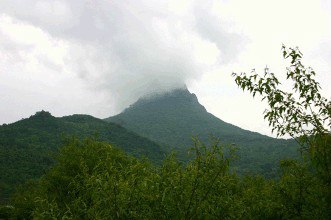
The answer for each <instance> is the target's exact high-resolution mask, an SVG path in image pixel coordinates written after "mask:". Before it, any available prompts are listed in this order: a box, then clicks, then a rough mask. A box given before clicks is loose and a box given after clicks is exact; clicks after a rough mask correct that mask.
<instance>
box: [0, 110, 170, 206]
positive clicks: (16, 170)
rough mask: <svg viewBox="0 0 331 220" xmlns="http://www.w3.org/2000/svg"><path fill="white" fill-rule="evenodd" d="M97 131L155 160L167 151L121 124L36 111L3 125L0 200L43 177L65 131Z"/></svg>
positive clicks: (85, 133)
mask: <svg viewBox="0 0 331 220" xmlns="http://www.w3.org/2000/svg"><path fill="white" fill-rule="evenodd" d="M96 134H97V136H98V139H99V140H102V141H106V142H109V143H111V144H113V145H115V146H117V147H119V148H122V149H124V150H125V151H126V152H127V153H129V154H131V155H133V156H146V157H147V158H149V159H150V160H152V161H155V162H160V161H161V160H162V159H163V156H164V151H163V150H161V147H160V146H159V145H158V144H156V143H155V142H152V141H150V140H148V139H147V138H143V137H141V136H139V135H137V134H135V133H133V132H131V131H128V130H127V129H125V128H123V127H121V126H120V125H117V124H114V123H107V122H105V121H103V120H101V119H97V118H94V117H92V116H89V115H72V116H65V117H61V118H57V117H53V116H52V115H51V114H50V113H49V112H45V111H41V112H37V113H36V114H35V115H33V116H31V117H30V118H27V119H23V120H20V121H18V122H15V123H13V124H9V125H5V124H4V125H2V126H0V173H1V175H0V200H1V199H5V198H8V196H9V195H10V193H12V192H13V191H14V188H15V187H16V186H17V185H18V184H20V183H23V182H25V181H26V180H28V179H30V178H36V177H40V176H41V175H42V174H43V173H44V172H45V170H47V169H48V168H49V167H50V166H51V165H52V164H53V163H54V155H55V154H56V152H57V150H58V148H59V146H61V144H62V142H63V137H64V136H65V135H66V136H72V135H73V136H76V137H79V138H85V137H89V136H95V135H96Z"/></svg>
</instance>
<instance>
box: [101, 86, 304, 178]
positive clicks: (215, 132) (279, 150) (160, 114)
mask: <svg viewBox="0 0 331 220" xmlns="http://www.w3.org/2000/svg"><path fill="white" fill-rule="evenodd" d="M105 120H106V121H109V122H114V123H117V124H120V125H121V126H123V127H125V128H127V129H128V130H131V131H134V132H136V133H137V134H139V135H141V136H143V137H146V138H148V139H150V140H153V141H155V142H156V143H158V144H159V145H161V146H163V148H164V149H168V150H169V152H171V151H172V150H173V151H175V152H177V157H178V159H179V160H180V161H187V160H188V159H189V156H188V154H187V152H188V151H189V149H190V148H191V146H192V137H196V138H198V139H199V140H200V141H201V142H204V143H208V142H210V141H211V139H213V137H214V138H217V139H220V140H221V141H222V143H225V144H235V145H236V146H237V148H238V155H239V156H240V160H237V161H235V162H234V163H233V166H232V169H236V170H237V172H239V173H240V174H243V175H256V174H259V175H264V176H266V177H271V178H274V177H276V176H277V175H278V174H277V172H278V167H279V166H278V165H279V161H280V160H283V159H287V158H296V157H298V156H299V154H298V151H297V150H298V144H297V143H296V142H295V141H294V140H293V139H290V140H286V139H276V138H271V137H269V136H265V135H261V134H259V133H257V132H252V131H248V130H244V129H241V128H239V127H237V126H235V125H232V124H229V123H226V122H224V121H222V120H221V119H219V118H217V117H215V116H214V115H212V114H210V113H209V112H207V111H206V109H205V108H204V107H203V106H202V105H201V104H200V103H199V102H198V99H197V97H196V96H195V95H194V94H191V93H190V92H189V91H188V90H187V89H177V90H174V91H171V92H169V93H166V94H160V95H156V96H154V97H150V98H145V99H143V98H142V99H140V100H138V101H137V102H136V103H134V104H133V105H131V106H130V107H129V108H127V109H126V110H124V111H123V112H122V113H120V114H119V115H116V116H114V117H110V118H107V119H105Z"/></svg>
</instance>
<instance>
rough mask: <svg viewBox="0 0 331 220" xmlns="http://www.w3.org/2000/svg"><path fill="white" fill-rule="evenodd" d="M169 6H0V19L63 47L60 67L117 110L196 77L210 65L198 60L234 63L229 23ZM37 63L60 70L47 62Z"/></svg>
mask: <svg viewBox="0 0 331 220" xmlns="http://www.w3.org/2000/svg"><path fill="white" fill-rule="evenodd" d="M170 2H172V1H147V0H128V1H109V0H93V1H92V0H85V1H82V0H67V1H64V0H54V1H45V0H39V1H35V0H25V1H19V0H2V1H1V3H0V5H1V7H0V8H1V9H0V13H3V14H6V15H8V16H11V17H13V18H15V19H17V20H18V21H21V22H25V23H28V24H30V25H33V26H35V27H38V28H40V29H41V30H42V31H44V32H47V33H48V34H49V35H50V36H51V37H52V38H53V39H57V40H59V41H63V42H66V45H67V54H66V55H65V59H64V67H63V68H67V69H69V70H70V71H71V72H74V73H75V74H76V76H77V77H78V79H79V80H82V81H83V82H84V83H85V84H86V85H87V87H88V88H89V89H92V90H98V91H100V92H103V93H104V94H107V96H108V97H109V100H110V102H111V103H112V104H113V105H115V106H116V109H117V110H121V109H123V108H124V107H126V106H127V105H128V104H130V103H132V102H134V101H135V100H136V99H138V98H139V97H141V96H144V95H146V94H149V93H153V92H162V91H166V90H169V89H173V88H177V87H182V86H183V85H185V84H186V83H188V82H190V81H191V80H194V79H197V78H199V77H200V76H201V75H202V74H203V69H204V68H205V67H206V66H207V67H208V66H209V65H212V64H213V63H208V62H204V59H203V57H201V56H203V54H204V53H205V54H207V55H209V56H210V54H212V55H213V54H214V56H215V60H216V61H217V62H229V61H230V60H231V59H235V57H236V54H238V51H239V46H238V45H241V43H242V42H244V41H243V38H242V37H239V35H238V34H236V33H233V32H231V33H230V32H227V25H229V24H228V23H227V24H225V23H224V25H225V26H223V24H222V21H217V22H215V18H216V17H215V16H214V15H212V14H211V10H209V9H210V8H209V7H211V2H212V1H209V3H208V4H207V6H205V7H201V4H200V3H196V2H194V1H192V2H188V3H187V4H186V5H184V6H183V7H179V9H178V7H177V8H176V7H175V9H174V6H173V5H172V4H173V2H172V3H170ZM177 9H178V10H177ZM220 54H221V55H220ZM40 62H42V63H44V65H47V63H49V65H48V67H49V68H53V69H54V71H61V67H59V66H58V65H51V63H52V62H51V61H49V60H47V59H44V58H42V57H41V58H40ZM45 77H47V76H45ZM73 83H74V82H73Z"/></svg>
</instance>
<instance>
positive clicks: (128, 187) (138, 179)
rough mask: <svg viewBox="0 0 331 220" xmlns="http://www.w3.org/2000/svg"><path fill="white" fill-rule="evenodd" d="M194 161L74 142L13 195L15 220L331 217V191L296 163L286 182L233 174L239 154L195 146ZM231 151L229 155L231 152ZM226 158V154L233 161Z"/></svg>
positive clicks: (286, 170)
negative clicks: (155, 158)
mask: <svg viewBox="0 0 331 220" xmlns="http://www.w3.org/2000/svg"><path fill="white" fill-rule="evenodd" d="M193 151H194V153H195V159H194V160H192V161H190V162H189V163H188V164H187V165H183V164H181V163H179V162H178V160H176V158H175V157H174V156H169V157H168V158H167V159H166V160H164V162H163V165H162V166H161V167H155V166H153V165H151V164H150V163H148V162H146V161H145V160H141V159H136V158H133V157H129V156H127V155H125V154H124V153H123V152H122V151H121V150H119V149H117V148H114V147H112V146H111V145H109V144H107V143H102V142H97V141H95V140H92V139H87V140H85V141H84V142H80V141H79V140H75V139H73V140H71V141H68V142H67V143H66V144H65V146H64V147H63V148H62V149H61V151H60V155H59V157H58V161H59V162H58V163H57V164H56V165H55V166H54V167H53V168H52V169H51V170H50V171H49V172H48V173H47V174H46V175H45V176H43V177H42V178H41V179H39V180H36V181H33V182H29V183H27V184H26V185H25V186H23V187H22V188H21V189H20V190H19V191H18V192H17V193H16V194H15V195H14V197H13V198H12V201H11V204H12V205H13V207H15V208H11V209H10V208H9V209H10V210H9V214H10V215H11V218H12V219H218V220H220V219H261V220H266V219H300V220H303V219H307V220H311V219H320V220H323V219H328V218H329V216H330V213H329V209H328V207H327V201H328V198H327V194H326V193H325V192H326V191H327V190H328V189H327V188H326V186H325V185H324V183H323V182H322V181H321V180H320V179H319V178H317V177H316V176H315V175H314V173H312V172H310V171H309V170H310V168H311V167H310V165H309V164H307V163H301V162H297V161H294V160H288V161H284V162H283V163H282V164H281V171H282V172H281V176H280V179H279V181H274V180H267V179H264V178H263V177H246V178H243V179H240V178H238V177H237V176H236V175H235V174H233V173H231V172H229V164H230V163H231V162H232V160H233V159H234V158H235V149H233V147H231V146H223V145H220V144H217V143H215V144H214V145H212V146H209V147H206V146H204V145H201V144H199V143H198V142H197V143H196V145H195V147H194V148H193ZM224 152H227V153H226V154H225V153H224ZM226 155H227V156H226Z"/></svg>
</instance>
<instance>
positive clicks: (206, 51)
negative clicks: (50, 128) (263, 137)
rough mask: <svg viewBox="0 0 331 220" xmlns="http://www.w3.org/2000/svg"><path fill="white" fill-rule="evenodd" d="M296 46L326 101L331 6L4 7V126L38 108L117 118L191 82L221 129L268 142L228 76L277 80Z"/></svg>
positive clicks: (29, 0) (127, 1)
mask: <svg viewBox="0 0 331 220" xmlns="http://www.w3.org/2000/svg"><path fill="white" fill-rule="evenodd" d="M282 43H284V44H285V45H287V46H291V47H295V46H299V48H300V49H301V51H302V52H303V53H304V61H303V62H304V63H305V64H306V65H309V66H312V67H313V68H314V69H315V71H316V72H317V74H318V76H317V78H318V80H319V81H320V82H321V85H322V88H323V94H324V95H325V96H326V97H327V98H331V0H321V1H319V0H273V1H271V0H250V1H247V0H201V1H199V0H196V1H188V0H168V1H164V0H121V1H118V0H0V124H2V123H12V122H14V121H17V120H19V119H21V118H27V117H29V116H30V115H32V114H34V113H35V112H36V111H40V110H42V109H44V110H47V111H50V112H51V113H52V114H53V115H54V116H63V115H71V114H76V113H80V114H90V115H93V116H95V117H99V118H105V117H109V116H111V115H114V114H117V113H119V112H120V111H122V110H123V109H124V108H126V107H128V106H129V105H130V104H132V103H133V102H134V101H136V100H137V99H138V98H139V97H141V96H144V95H146V94H149V93H153V92H159V91H167V90H170V89H173V88H177V87H182V86H183V85H184V84H186V85H187V87H188V89H189V90H190V91H191V92H193V93H195V94H196V95H197V97H198V99H199V101H200V103H201V104H203V105H204V106H205V107H206V109H207V110H208V111H209V112H211V113H212V114H214V115H215V116H217V117H219V118H221V119H222V120H224V121H226V122H230V123H232V124H235V125H237V126H240V127H242V128H245V129H249V130H253V131H257V132H260V133H263V134H267V135H271V132H270V129H269V128H268V126H267V122H265V121H264V120H263V116H262V113H263V111H264V109H265V107H266V103H262V102H261V101H260V99H259V98H255V99H253V98H252V97H251V95H249V94H247V93H243V92H242V91H241V90H239V89H238V88H237V86H236V84H235V83H234V80H233V78H232V77H231V73H232V72H243V71H245V72H250V71H251V69H253V68H256V70H257V71H258V72H262V71H263V68H264V67H265V66H268V67H269V68H270V69H271V71H273V72H274V73H275V74H276V75H277V76H278V77H280V78H281V79H283V78H284V75H285V67H286V65H287V64H288V63H287V62H286V61H284V60H283V58H282V54H281V46H282Z"/></svg>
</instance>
